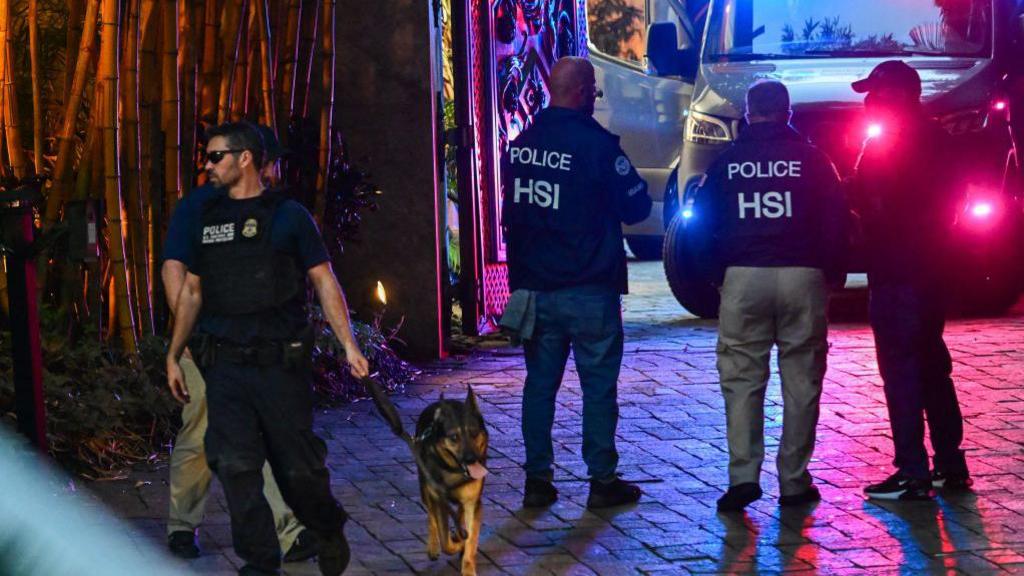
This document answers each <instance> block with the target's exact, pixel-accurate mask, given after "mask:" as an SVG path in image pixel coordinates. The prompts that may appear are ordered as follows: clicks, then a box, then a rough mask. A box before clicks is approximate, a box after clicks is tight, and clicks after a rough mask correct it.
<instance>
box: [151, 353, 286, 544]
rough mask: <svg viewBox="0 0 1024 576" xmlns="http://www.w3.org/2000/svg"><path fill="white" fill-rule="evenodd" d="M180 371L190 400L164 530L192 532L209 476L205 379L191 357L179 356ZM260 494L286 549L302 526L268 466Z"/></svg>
mask: <svg viewBox="0 0 1024 576" xmlns="http://www.w3.org/2000/svg"><path fill="white" fill-rule="evenodd" d="M181 370H182V372H183V373H184V375H185V385H186V386H187V387H188V393H189V397H190V399H191V400H190V401H189V403H188V404H185V406H184V407H183V408H182V409H181V430H179V431H178V436H177V438H176V440H175V442H174V450H173V451H172V452H171V505H170V512H169V514H168V518H167V533H168V534H170V533H171V532H177V531H179V530H186V531H192V530H195V529H196V528H198V527H199V525H200V524H201V523H202V521H203V513H204V511H205V510H206V498H207V496H209V493H210V480H211V478H212V476H211V473H210V467H209V466H208V465H207V463H206V450H205V448H204V447H203V438H204V436H205V435H206V423H207V420H206V382H205V381H204V380H203V376H202V374H200V373H199V368H198V367H197V366H196V364H195V362H193V361H192V360H191V359H190V358H186V357H182V359H181ZM263 494H264V496H266V497H267V502H268V503H269V504H270V509H271V511H272V512H273V514H274V526H275V528H276V529H277V540H278V542H279V543H280V544H281V550H282V552H287V551H288V550H289V549H290V548H291V547H292V544H294V543H295V539H296V538H297V537H298V535H299V533H300V532H302V530H303V526H302V524H300V523H299V521H298V520H297V519H296V518H295V514H293V513H292V511H291V509H290V508H288V505H286V504H285V503H284V498H282V497H281V491H280V489H279V488H278V487H277V482H276V481H275V480H274V475H273V474H272V473H271V472H270V465H269V464H266V463H264V464H263Z"/></svg>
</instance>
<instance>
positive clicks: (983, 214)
mask: <svg viewBox="0 0 1024 576" xmlns="http://www.w3.org/2000/svg"><path fill="white" fill-rule="evenodd" d="M993 211H995V208H993V207H992V203H991V202H985V201H979V202H975V203H973V204H972V205H971V216H974V217H975V218H988V217H989V216H991V215H992V212H993Z"/></svg>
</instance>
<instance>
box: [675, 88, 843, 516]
mask: <svg viewBox="0 0 1024 576" xmlns="http://www.w3.org/2000/svg"><path fill="white" fill-rule="evenodd" d="M791 115H792V113H791V111H790V106H789V92H788V91H787V90H786V87H785V86H783V85H782V83H780V82H775V81H767V80H760V81H758V82H756V83H754V84H753V85H752V86H751V87H750V90H749V91H748V92H747V122H748V123H749V126H747V127H746V129H745V130H743V131H741V132H740V134H739V138H738V139H737V141H736V143H735V145H734V146H733V147H732V148H730V149H728V150H726V151H725V152H724V153H723V154H722V155H721V156H720V157H719V158H718V159H716V161H715V162H714V164H712V166H711V167H710V168H709V170H708V173H707V178H706V179H705V182H704V184H703V185H702V186H701V188H700V189H699V190H698V192H697V199H696V203H695V206H694V211H693V216H692V218H693V223H692V224H693V226H694V232H696V234H694V240H695V242H696V244H697V246H696V249H697V250H698V255H699V258H700V259H702V260H703V261H704V262H705V267H706V269H707V270H709V273H710V274H711V279H712V281H714V282H715V283H716V284H718V285H720V286H721V293H722V303H721V307H720V309H719V328H718V373H719V377H720V379H721V385H722V394H723V395H724V396H725V409H726V420H727V435H728V442H729V490H728V491H727V492H726V493H725V495H724V496H722V497H721V498H720V499H719V500H718V509H719V510H721V511H738V510H742V509H743V508H744V507H746V506H747V505H748V504H750V503H751V502H753V501H754V500H757V499H758V498H760V497H761V487H760V483H759V479H760V474H761V464H762V462H763V460H764V395H765V389H766V388H767V385H768V374H769V368H768V361H769V357H770V355H771V350H772V346H773V345H777V346H778V348H779V371H780V372H781V377H782V394H783V405H784V408H783V425H782V441H781V443H780V445H779V455H778V469H779V492H780V498H779V503H780V504H782V505H789V504H800V503H804V502H812V501H815V500H818V499H820V495H819V493H818V490H817V488H815V487H814V484H813V481H812V479H811V475H810V473H809V472H808V471H807V465H808V463H809V462H810V460H811V454H812V452H813V450H814V438H815V428H816V426H817V423H818V401H819V399H820V397H821V386H822V380H823V379H824V377H825V366H826V356H827V353H828V342H827V335H828V321H827V319H826V308H827V304H828V284H834V285H839V286H841V285H842V282H843V280H844V279H845V271H846V266H845V251H846V242H847V239H846V220H847V216H848V208H847V205H846V201H845V198H844V196H843V193H842V190H841V188H840V181H839V177H838V175H837V174H836V170H835V167H834V166H833V164H832V162H831V161H830V160H829V158H828V157H827V156H825V154H823V153H822V152H821V151H819V150H818V149H817V148H815V147H814V146H812V145H811V144H810V143H808V142H807V140H806V139H805V138H804V137H803V136H801V135H800V134H799V133H797V132H796V131H795V130H794V129H793V128H792V127H791V126H790V125H789V119H790V116H791Z"/></svg>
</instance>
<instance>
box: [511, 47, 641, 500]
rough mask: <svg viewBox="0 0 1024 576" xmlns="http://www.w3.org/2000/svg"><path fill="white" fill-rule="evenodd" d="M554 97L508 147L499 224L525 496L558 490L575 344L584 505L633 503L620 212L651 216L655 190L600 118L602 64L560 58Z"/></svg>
mask: <svg viewBox="0 0 1024 576" xmlns="http://www.w3.org/2000/svg"><path fill="white" fill-rule="evenodd" d="M550 89H551V105H550V106H549V107H548V108H547V109H545V110H543V111H541V112H540V113H539V114H537V116H536V117H535V118H534V121H533V124H531V125H530V127H528V128H527V129H526V130H525V131H524V132H523V133H522V134H521V135H520V136H519V137H518V138H516V140H515V141H514V142H513V143H512V145H511V148H510V150H509V152H508V153H506V154H505V155H504V156H503V157H502V179H503V193H504V199H503V206H502V210H503V221H502V222H503V226H504V227H505V230H506V238H507V241H508V264H509V286H510V288H511V290H512V291H513V293H512V297H511V301H510V302H509V305H508V308H507V310H506V313H505V316H504V317H503V318H502V325H503V326H505V327H507V328H510V329H512V330H513V331H515V332H517V333H518V334H519V335H520V336H521V338H522V339H523V348H524V351H525V355H526V372H527V374H526V385H525V387H524V389H523V421H522V429H523V440H524V442H525V444H526V464H525V466H524V467H525V469H526V487H525V495H524V498H523V506H525V507H543V506H549V505H551V504H552V503H554V502H555V501H556V500H557V499H558V491H557V490H556V489H555V487H554V484H552V480H553V477H554V470H553V465H554V454H553V449H552V441H551V427H552V424H553V422H554V416H555V396H556V394H557V393H558V388H559V386H560V385H561V383H562V375H563V372H564V371H565V364H566V361H567V360H568V358H569V349H570V347H571V348H572V350H573V353H574V355H575V360H576V369H577V371H578V372H579V377H580V387H581V388H582V390H583V460H584V461H585V462H586V464H587V471H588V472H589V474H590V479H591V480H590V496H589V498H588V500H587V507H588V508H604V507H608V506H617V505H621V504H628V503H633V502H636V501H637V500H639V499H640V494H641V492H640V489H639V488H638V487H637V486H636V485H635V484H631V483H628V482H625V481H623V480H621V479H620V478H619V477H618V476H617V475H616V467H617V465H618V459H619V456H618V452H617V451H616V449H615V428H616V425H617V423H618V415H619V407H618V399H617V384H618V377H619V368H620V365H621V363H622V345H623V343H622V339H623V335H622V317H621V308H620V306H621V305H620V294H625V293H626V255H625V252H624V249H623V245H622V222H626V223H635V222H639V221H641V220H643V219H644V218H646V217H647V215H648V213H650V210H651V198H650V197H649V196H648V195H647V184H646V183H645V182H644V181H643V180H642V179H641V178H640V176H639V175H638V174H637V172H636V170H635V169H634V168H633V166H632V165H631V164H630V162H629V159H628V158H627V157H626V155H625V153H623V151H622V148H620V147H619V138H618V137H617V136H615V135H614V134H611V133H609V132H608V131H607V130H605V129H604V128H602V127H601V125H600V124H598V123H597V122H596V121H595V120H594V119H593V113H594V101H595V99H596V98H597V85H596V83H595V79H594V67H593V66H592V65H591V64H590V63H589V62H587V61H586V60H584V59H582V58H572V57H566V58H562V59H561V60H559V61H558V62H556V63H555V66H554V67H553V68H552V70H551V78H550Z"/></svg>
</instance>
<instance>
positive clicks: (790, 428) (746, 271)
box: [717, 267, 828, 496]
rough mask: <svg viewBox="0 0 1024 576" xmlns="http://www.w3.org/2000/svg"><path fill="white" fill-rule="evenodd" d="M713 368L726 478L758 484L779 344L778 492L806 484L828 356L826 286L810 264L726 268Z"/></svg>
mask: <svg viewBox="0 0 1024 576" xmlns="http://www.w3.org/2000/svg"><path fill="white" fill-rule="evenodd" d="M721 292H722V303H721V308H720V309H719V323H718V348H717V350H718V374H719V378H720V380H721V385H722V394H723V396H725V410H726V424H727V435H728V441H729V485H730V486H735V485H737V484H743V483H747V482H753V483H760V482H759V478H760V475H761V464H762V462H763V461H764V395H765V390H766V388H767V386H768V376H769V367H768V363H769V358H770V356H771V350H772V346H775V345H777V346H778V348H779V372H780V373H781V377H782V398H783V418H782V440H781V442H780V444H779V453H778V459H777V462H776V463H777V465H778V472H779V491H780V492H781V493H782V495H784V496H786V495H794V494H799V493H801V492H803V491H804V490H806V489H807V488H809V487H810V486H811V483H812V481H811V475H810V474H809V473H808V472H807V465H808V463H809V462H810V460H811V454H812V453H813V451H814V439H815V429H816V427H817V424H818V413H819V400H820V399H821V386H822V380H823V379H824V377H825V368H826V357H827V355H828V341H827V337H828V321H827V319H826V309H827V304H828V289H827V286H826V283H825V277H824V274H823V273H822V272H821V271H820V270H817V269H813V268H747V267H730V268H729V269H728V270H726V275H725V283H724V284H723V286H722V291H721Z"/></svg>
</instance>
